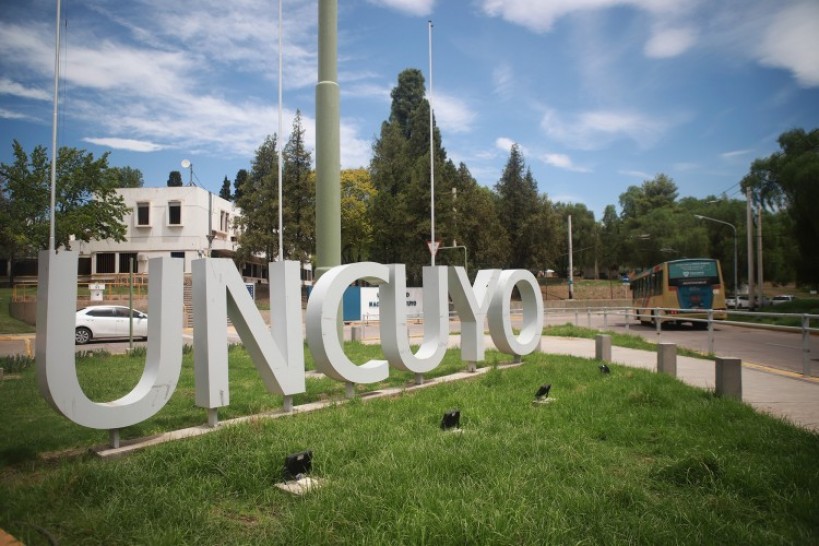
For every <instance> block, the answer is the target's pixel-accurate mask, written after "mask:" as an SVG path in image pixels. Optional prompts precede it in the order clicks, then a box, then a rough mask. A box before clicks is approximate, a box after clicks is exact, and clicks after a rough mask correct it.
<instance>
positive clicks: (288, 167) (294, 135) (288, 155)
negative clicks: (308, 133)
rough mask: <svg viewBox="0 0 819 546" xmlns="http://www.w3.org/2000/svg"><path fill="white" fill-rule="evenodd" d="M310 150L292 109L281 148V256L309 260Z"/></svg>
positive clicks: (313, 206) (312, 234)
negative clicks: (284, 140)
mask: <svg viewBox="0 0 819 546" xmlns="http://www.w3.org/2000/svg"><path fill="white" fill-rule="evenodd" d="M311 162H312V160H311V157H310V152H309V151H307V149H306V147H305V144H304V128H303V127H302V124H301V112H300V111H298V110H296V117H295V118H294V119H293V130H292V132H291V133H290V139H289V140H288V141H287V144H286V145H285V147H284V172H283V177H284V186H283V188H282V194H283V195H282V198H283V201H284V211H283V222H284V249H285V257H286V258H289V259H296V260H300V261H303V262H305V261H309V260H310V257H311V255H312V254H313V253H314V251H315V220H316V183H315V178H314V177H312V176H311V173H310V165H311Z"/></svg>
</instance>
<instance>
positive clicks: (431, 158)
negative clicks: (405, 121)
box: [427, 21, 435, 265]
mask: <svg viewBox="0 0 819 546" xmlns="http://www.w3.org/2000/svg"><path fill="white" fill-rule="evenodd" d="M427 23H428V25H429V27H428V28H429V186H430V190H429V218H430V241H431V245H432V246H431V247H430V254H431V255H432V257H431V265H435V129H434V127H433V123H434V119H433V113H432V21H427Z"/></svg>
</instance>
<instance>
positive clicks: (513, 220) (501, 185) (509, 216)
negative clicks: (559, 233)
mask: <svg viewBox="0 0 819 546" xmlns="http://www.w3.org/2000/svg"><path fill="white" fill-rule="evenodd" d="M495 191H496V192H497V194H498V214H499V216H500V219H501V223H502V224H503V225H505V226H506V231H507V233H508V235H509V246H510V255H509V264H508V265H509V266H510V267H512V268H524V269H525V268H529V267H530V266H531V265H533V264H532V263H531V262H532V260H531V252H532V243H533V241H532V239H531V235H532V233H531V225H532V220H533V218H534V217H535V215H536V214H537V211H538V205H539V202H538V193H537V182H535V179H534V177H533V176H532V172H531V171H530V170H529V169H528V168H527V167H526V163H525V161H524V159H523V154H522V153H521V151H520V148H519V147H518V145H517V144H514V145H513V146H512V150H511V151H510V153H509V160H508V161H507V162H506V167H504V169H503V175H502V176H501V178H500V180H498V183H497V184H496V185H495Z"/></svg>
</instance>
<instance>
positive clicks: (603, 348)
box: [594, 334, 611, 362]
mask: <svg viewBox="0 0 819 546" xmlns="http://www.w3.org/2000/svg"><path fill="white" fill-rule="evenodd" d="M594 358H596V359H597V360H603V361H605V362H611V336H607V335H605V334H598V335H596V336H594Z"/></svg>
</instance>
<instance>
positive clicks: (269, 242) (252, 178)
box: [236, 135, 279, 261]
mask: <svg viewBox="0 0 819 546" xmlns="http://www.w3.org/2000/svg"><path fill="white" fill-rule="evenodd" d="M276 140H277V139H276V136H275V135H273V136H271V135H268V136H267V137H266V138H265V140H264V142H263V143H262V145H261V146H259V148H257V149H256V157H255V158H254V159H253V164H252V167H251V170H250V173H249V174H248V177H247V179H246V180H245V181H244V182H243V183H242V184H240V186H239V188H241V192H240V194H241V195H240V196H239V197H238V198H237V199H236V204H237V205H238V206H239V208H241V209H242V215H241V216H240V218H239V224H240V226H241V228H242V233H241V235H240V236H239V259H240V260H241V259H243V258H245V259H246V258H247V257H249V256H251V255H253V254H256V253H263V254H264V255H265V258H266V260H267V261H271V260H272V259H273V258H274V257H275V256H276V255H277V253H278V246H279V245H278V227H279V226H278V217H279V216H278V189H277V185H278V166H277V164H278V151H277V150H276V147H277V142H276ZM237 180H238V176H237ZM237 189H238V188H237Z"/></svg>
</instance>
